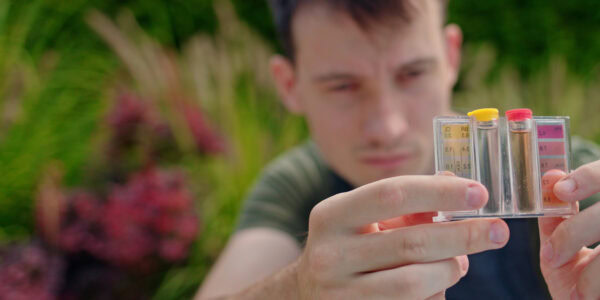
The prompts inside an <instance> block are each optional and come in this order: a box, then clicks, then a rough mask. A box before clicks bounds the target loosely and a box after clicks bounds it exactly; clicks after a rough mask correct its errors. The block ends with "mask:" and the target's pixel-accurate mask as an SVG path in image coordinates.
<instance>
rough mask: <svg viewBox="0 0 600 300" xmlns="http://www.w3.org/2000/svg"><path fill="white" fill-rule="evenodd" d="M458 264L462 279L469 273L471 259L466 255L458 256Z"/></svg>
mask: <svg viewBox="0 0 600 300" xmlns="http://www.w3.org/2000/svg"><path fill="white" fill-rule="evenodd" d="M457 259H458V263H459V264H460V272H461V274H462V276H461V277H464V276H465V275H467V272H468V271H469V258H468V257H467V256H466V255H461V256H457Z"/></svg>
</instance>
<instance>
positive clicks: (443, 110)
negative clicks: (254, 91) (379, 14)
mask: <svg viewBox="0 0 600 300" xmlns="http://www.w3.org/2000/svg"><path fill="white" fill-rule="evenodd" d="M438 5H439V4H438V3H437V1H436V0H432V1H421V0H420V1H413V5H412V6H413V7H414V10H413V11H411V19H410V22H409V23H406V22H400V21H399V22H398V23H397V24H395V25H394V24H382V25H379V24H375V25H373V26H371V27H370V28H369V29H368V30H364V29H361V28H360V27H359V26H358V25H357V24H356V23H355V21H353V20H352V19H351V17H349V16H348V15H345V14H343V13H340V12H334V11H332V10H330V9H328V8H326V7H324V6H323V5H314V7H307V8H304V9H303V10H302V11H300V12H299V13H298V14H297V16H296V17H295V18H294V21H293V34H294V43H295V50H296V52H295V53H296V61H295V65H294V67H293V74H294V76H293V80H292V81H293V82H292V83H291V84H290V85H289V86H290V88H289V94H287V96H286V97H288V98H289V99H287V100H284V101H288V107H289V101H291V102H293V105H292V106H294V109H293V110H295V111H296V112H299V113H301V114H303V115H304V116H305V117H306V120H307V123H308V125H309V128H310V132H311V136H312V138H313V139H314V141H315V142H316V144H317V145H318V147H319V149H320V150H321V152H322V154H323V156H324V158H325V160H326V161H327V163H328V164H329V165H330V166H331V167H332V168H333V169H334V170H335V171H336V172H337V173H339V174H340V175H341V176H342V177H343V178H345V179H346V180H348V181H349V182H350V183H352V184H353V185H355V186H360V185H363V184H366V183H369V182H372V181H376V180H379V179H383V178H386V177H390V176H398V175H407V174H427V173H432V172H433V129H432V118H433V117H434V116H436V115H440V114H447V113H449V111H450V109H449V106H450V97H451V90H452V86H453V84H454V82H455V77H456V69H457V66H455V65H457V64H458V63H457V62H455V63H454V64H453V63H452V57H451V56H452V55H449V52H448V51H449V50H448V44H449V43H448V39H447V34H446V32H445V31H444V29H443V28H442V24H441V17H440V12H439V7H438ZM458 34H460V33H458ZM458 44H460V42H458ZM457 47H458V48H459V47H460V46H457ZM454 50H457V49H454ZM458 50H459V49H458ZM458 50H457V51H458ZM449 57H450V59H449ZM455 60H458V58H457V59H455ZM276 76H277V75H276Z"/></svg>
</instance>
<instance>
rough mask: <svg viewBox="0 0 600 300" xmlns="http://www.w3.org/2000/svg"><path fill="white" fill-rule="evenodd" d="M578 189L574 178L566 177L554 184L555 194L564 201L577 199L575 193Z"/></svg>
mask: <svg viewBox="0 0 600 300" xmlns="http://www.w3.org/2000/svg"><path fill="white" fill-rule="evenodd" d="M576 189H577V183H576V182H575V180H573V179H572V178H569V177H566V178H563V179H561V180H559V181H558V182H556V183H555V184H554V189H553V191H554V194H555V195H556V196H557V197H558V198H559V199H560V200H562V201H565V202H571V201H575V199H574V198H573V193H574V192H575V190H576Z"/></svg>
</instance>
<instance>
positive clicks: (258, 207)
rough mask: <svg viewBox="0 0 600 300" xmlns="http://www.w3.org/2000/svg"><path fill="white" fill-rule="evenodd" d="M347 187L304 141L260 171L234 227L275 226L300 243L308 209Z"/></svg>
mask: <svg viewBox="0 0 600 300" xmlns="http://www.w3.org/2000/svg"><path fill="white" fill-rule="evenodd" d="M348 188H349V187H348V185H347V184H346V183H345V182H344V181H343V180H342V179H341V178H340V177H339V176H337V175H336V174H335V173H334V172H333V171H332V170H331V169H330V168H329V167H328V166H327V164H326V163H325V161H324V160H323V159H322V157H321V155H320V154H319V151H318V149H317V147H316V145H315V144H314V143H313V142H312V141H308V142H305V143H304V144H302V145H300V146H297V147H295V148H293V149H291V150H289V151H287V152H286V153H284V154H282V155H280V156H279V157H278V158H276V159H275V160H274V161H273V162H271V163H270V164H269V165H268V166H267V167H266V168H265V169H264V170H263V172H262V174H261V175H260V177H259V178H258V180H257V181H256V182H255V184H254V187H253V188H252V189H251V190H250V193H249V194H248V196H247V197H246V199H245V203H244V206H243V209H242V211H241V214H240V219H239V223H238V226H237V230H238V231H239V230H242V229H246V228H251V227H269V228H275V229H278V230H281V231H283V232H286V233H288V234H290V235H291V236H292V237H294V238H295V239H296V240H297V241H298V243H299V244H301V243H302V241H303V240H304V238H305V237H306V231H307V230H308V217H309V214H310V211H311V210H312V208H313V207H314V206H315V205H316V204H317V203H319V202H320V201H321V200H323V199H326V198H328V197H330V196H332V195H334V194H337V193H340V192H344V191H347V189H348Z"/></svg>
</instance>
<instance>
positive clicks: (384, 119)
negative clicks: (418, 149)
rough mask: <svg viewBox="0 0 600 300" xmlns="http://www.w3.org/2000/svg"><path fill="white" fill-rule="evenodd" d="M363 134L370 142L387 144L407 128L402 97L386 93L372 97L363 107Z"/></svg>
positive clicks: (406, 130) (405, 131)
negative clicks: (365, 106) (366, 105)
mask: <svg viewBox="0 0 600 300" xmlns="http://www.w3.org/2000/svg"><path fill="white" fill-rule="evenodd" d="M365 114H366V115H365V117H366V118H365V124H364V125H365V126H364V130H365V134H366V136H367V138H368V140H369V142H370V143H371V144H383V145H385V144H389V143H392V142H394V141H395V140H396V139H398V138H400V137H401V136H402V135H404V134H406V133H407V132H408V130H409V123H408V119H407V118H408V116H407V112H406V110H405V107H404V105H403V102H402V99H399V97H398V96H397V95H394V94H393V93H387V94H384V95H381V96H380V97H377V98H375V99H372V101H371V103H369V105H368V107H367V108H366V109H365Z"/></svg>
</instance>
